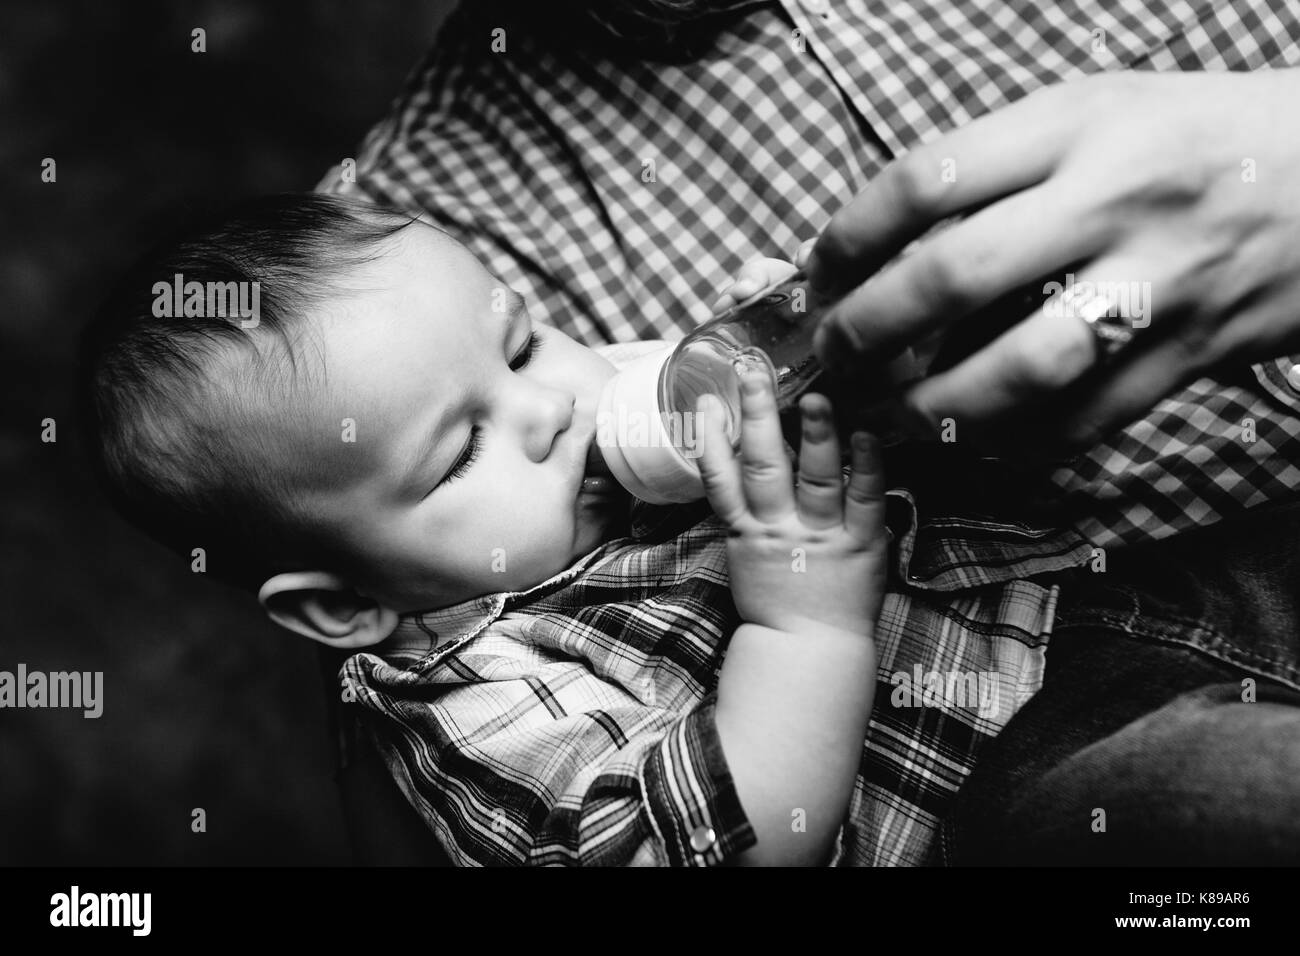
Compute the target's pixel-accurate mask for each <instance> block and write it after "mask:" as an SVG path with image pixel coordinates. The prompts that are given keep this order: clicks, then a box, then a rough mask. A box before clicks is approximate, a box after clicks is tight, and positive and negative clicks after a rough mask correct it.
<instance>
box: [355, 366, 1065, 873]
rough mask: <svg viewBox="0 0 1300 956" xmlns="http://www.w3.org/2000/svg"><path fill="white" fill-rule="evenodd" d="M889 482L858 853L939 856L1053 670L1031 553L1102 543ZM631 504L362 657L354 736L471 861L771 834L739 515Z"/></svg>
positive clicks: (623, 855) (646, 860)
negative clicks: (528, 578)
mask: <svg viewBox="0 0 1300 956" xmlns="http://www.w3.org/2000/svg"><path fill="white" fill-rule="evenodd" d="M620 348H626V347H620V346H615V347H614V350H617V349H620ZM611 351H613V350H611ZM607 354H610V352H607ZM610 357H611V358H617V357H618V356H617V355H613V354H611V355H610ZM846 477H847V471H846ZM889 494H890V507H889V525H890V528H891V530H892V531H893V533H894V536H895V546H894V547H893V548H892V549H891V575H892V578H893V580H892V583H891V586H890V589H889V591H888V593H887V594H886V596H885V602H884V608H883V611H882V613H881V615H880V619H879V621H878V622H877V625H876V631H875V642H876V650H877V654H878V669H877V674H878V676H877V686H876V706H875V708H874V709H873V712H872V717H871V724H870V728H869V730H868V734H867V738H866V742H865V746H864V750H863V759H862V763H861V766H860V769H859V773H858V779H857V783H856V786H855V787H854V791H853V796H852V798H851V800H850V804H849V807H848V811H847V813H846V815H845V819H844V821H843V825H842V827H841V830H840V833H839V838H838V843H837V847H836V852H835V855H834V858H833V862H835V863H837V864H841V865H870V864H921V863H924V862H927V861H929V859H930V856H931V854H932V853H933V851H934V846H935V844H934V839H933V838H934V836H935V833H936V830H937V827H938V823H939V820H940V818H941V816H942V814H943V811H944V808H945V807H946V806H947V803H948V801H949V800H950V799H951V798H952V796H953V794H954V793H956V790H957V788H958V787H959V786H960V785H961V782H962V780H963V779H964V778H965V776H966V775H967V774H968V773H969V772H970V769H971V767H972V766H973V763H974V760H975V758H976V757H977V755H978V753H979V751H980V748H981V746H982V745H983V744H984V743H985V742H987V741H988V740H990V739H992V738H993V737H994V736H995V735H996V734H997V733H998V732H999V731H1000V730H1001V729H1002V727H1004V726H1005V725H1006V722H1007V721H1008V720H1009V719H1010V718H1011V715H1012V714H1014V713H1015V712H1016V711H1017V710H1018V709H1019V708H1020V706H1021V705H1022V704H1023V703H1024V702H1025V701H1026V700H1028V699H1029V697H1031V696H1032V695H1033V694H1034V693H1035V692H1036V691H1037V690H1038V688H1039V686H1040V685H1041V680H1042V670H1043V652H1044V647H1045V645H1046V641H1047V637H1048V633H1049V630H1050V627H1051V620H1052V615H1053V611H1054V609H1055V604H1056V596H1057V588H1056V587H1055V586H1053V585H1051V584H1050V583H1048V582H1047V581H1045V580H1043V579H1041V578H1040V579H1039V580H1038V581H1026V580H1021V579H1020V578H1021V575H1022V573H1023V572H1024V570H1025V567H1026V564H1025V562H1030V563H1033V564H1035V565H1036V566H1037V567H1038V568H1039V570H1044V569H1046V570H1051V569H1056V570H1060V569H1064V568H1067V567H1070V566H1073V565H1075V564H1077V563H1078V561H1079V560H1080V557H1081V555H1082V556H1086V555H1087V553H1088V550H1089V545H1088V544H1087V543H1086V542H1085V541H1083V539H1081V538H1080V537H1079V536H1078V535H1077V534H1074V533H1073V532H1069V531H1065V532H1058V533H1054V534H1046V535H1044V534H1042V533H1040V532H1037V531H1035V530H1033V529H1030V528H1025V527H1017V526H1012V525H1008V524H1005V523H1002V524H995V523H989V522H981V521H966V520H952V519H949V520H946V521H945V522H943V525H942V528H941V533H940V534H935V530H936V529H932V528H930V529H927V528H926V527H924V526H922V525H920V523H919V521H918V513H917V510H916V507H915V502H914V501H913V500H912V498H911V497H910V495H909V494H908V493H907V492H905V491H902V490H894V491H891V492H890V493H889ZM630 517H631V522H630V525H631V526H630V531H629V534H628V535H627V536H626V537H623V538H619V539H616V540H614V541H610V542H607V543H606V544H604V545H602V546H601V547H599V548H597V549H596V550H594V551H592V552H591V553H589V554H587V555H586V556H584V557H583V558H581V559H579V560H578V561H577V562H575V563H574V564H573V565H571V566H570V567H569V568H567V569H565V570H564V571H562V572H560V573H559V574H557V575H555V576H554V577H552V578H550V579H549V580H547V581H544V582H542V583H541V584H538V585H537V586H535V587H533V588H530V589H529V590H527V591H522V592H500V593H495V594H488V595H484V596H482V597H479V598H474V599H471V600H469V601H465V602H463V603H461V604H458V605H455V606H453V607H450V608H444V609H441V610H437V611H431V612H426V613H424V614H415V615H409V616H407V617H405V618H404V619H403V620H402V622H401V624H400V625H399V627H398V630H397V632H396V633H395V634H394V635H393V636H392V637H390V638H389V639H388V640H387V641H386V642H385V643H384V644H383V645H381V646H380V647H378V648H376V651H375V653H359V654H355V655H353V656H352V657H350V658H348V660H347V661H346V662H345V664H344V666H343V668H342V671H341V674H340V676H341V679H342V681H343V686H344V687H345V688H346V693H345V695H344V696H345V697H346V698H348V699H354V700H355V701H356V703H357V705H358V706H359V707H360V708H361V710H362V712H363V713H364V714H365V715H366V716H367V717H368V718H369V719H366V720H364V721H363V726H362V727H354V728H353V732H358V731H360V732H363V733H365V734H366V735H367V736H368V737H369V739H370V741H371V742H372V744H373V745H374V746H376V747H377V748H378V750H379V752H380V753H381V754H382V756H383V757H384V761H385V763H386V764H387V766H388V767H389V769H390V771H391V772H392V773H393V776H394V778H395V779H396V781H397V783H398V786H399V787H400V788H401V789H402V791H403V792H404V793H405V795H406V797H407V799H408V800H409V801H410V802H411V804H412V806H414V807H415V808H416V809H417V810H418V811H419V813H420V815H421V816H422V817H423V818H424V820H425V822H426V823H427V824H428V826H429V827H430V828H431V829H432V830H433V832H434V833H435V834H436V835H437V837H438V839H439V841H440V843H441V845H442V846H443V848H444V850H445V851H446V852H447V853H448V855H449V856H450V857H451V859H452V860H453V861H454V862H456V863H459V864H462V865H494V864H495V865H505V864H530V865H546V864H552V865H555V864H576V865H584V866H592V865H618V864H630V865H636V864H649V865H712V864H717V863H721V862H724V861H726V860H728V859H729V858H731V857H732V856H734V855H735V854H736V853H738V852H740V851H742V850H744V849H746V848H747V847H749V846H751V845H752V844H753V842H754V834H753V831H752V830H751V828H750V826H749V822H748V819H747V817H746V816H745V813H744V810H743V808H742V807H741V805H740V802H739V799H738V797H737V795H736V791H735V788H734V787H733V785H732V782H731V775H730V773H729V771H728V769H727V762H726V759H725V757H724V755H723V752H722V747H721V745H720V743H719V741H718V736H717V729H716V726H715V724H714V719H713V714H714V703H715V697H714V690H715V688H716V684H717V676H718V671H719V669H720V667H721V665H722V659H723V656H724V655H725V653H726V649H727V643H728V641H729V640H730V638H731V635H732V634H733V633H734V631H735V629H736V628H737V627H738V626H739V624H740V623H741V621H740V618H739V617H738V615H737V613H736V609H735V605H734V603H733V602H732V599H731V592H730V589H729V583H728V582H729V578H728V574H727V555H726V542H727V533H726V527H725V525H723V524H722V522H721V521H720V520H719V519H718V518H717V517H716V516H714V515H713V513H712V512H711V510H710V509H709V507H708V504H707V502H697V503H695V504H694V505H677V506H664V507H656V506H652V505H648V504H646V503H644V502H640V501H636V500H635V499H634V500H633V505H632V510H631V513H630ZM990 536H993V537H994V538H995V539H996V540H998V541H1000V542H1002V545H1001V547H1002V549H1003V550H1002V552H1001V554H1000V555H997V554H991V553H990V552H989V550H988V546H987V540H988V538H989V537H990ZM1010 542H1014V543H1015V545H1016V547H1014V548H1008V547H1006V544H1007V543H1010ZM1013 551H1014V552H1015V553H1016V554H1017V557H1016V558H1015V559H1014V560H1007V558H1008V556H1009V555H1010V554H1011V553H1012V552H1013ZM792 639H796V640H797V635H796V636H795V637H793V638H792ZM794 812H795V810H794V809H793V808H792V814H793V813H794ZM793 819H794V818H793V816H792V820H793Z"/></svg>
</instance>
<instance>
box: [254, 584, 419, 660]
mask: <svg viewBox="0 0 1300 956" xmlns="http://www.w3.org/2000/svg"><path fill="white" fill-rule="evenodd" d="M257 600H258V603H260V604H261V605H262V607H263V608H264V609H265V611H266V613H267V616H268V617H270V619H271V620H273V621H275V623H276V624H279V625H280V626H281V627H283V628H287V629H288V630H290V631H293V632H294V633H295V634H301V635H303V636H304V637H310V638H311V639H312V640H313V641H320V642H321V643H322V644H326V645H328V646H329V647H337V648H342V649H345V650H349V649H353V648H358V647H370V646H371V645H373V644H378V643H379V642H380V641H382V640H384V638H386V637H388V635H389V634H392V633H393V629H394V628H396V627H397V622H398V617H399V616H398V614H397V612H396V611H394V610H392V609H391V608H387V607H384V606H383V605H382V604H379V603H378V602H377V601H375V600H373V599H372V598H368V597H365V596H364V595H362V594H360V593H359V592H358V591H357V590H356V588H354V587H352V586H351V585H349V584H348V583H347V582H346V581H344V580H343V579H342V578H340V577H338V576H337V575H333V574H329V573H327V572H325V571H292V572H289V573H287V574H277V575H275V577H272V578H269V579H268V580H267V581H266V583H265V584H263V585H262V587H261V589H260V590H259V591H258V592H257Z"/></svg>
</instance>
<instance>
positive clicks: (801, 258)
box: [794, 236, 817, 269]
mask: <svg viewBox="0 0 1300 956" xmlns="http://www.w3.org/2000/svg"><path fill="white" fill-rule="evenodd" d="M816 244H817V237H816V236H813V237H812V238H811V239H805V240H804V241H803V242H801V243H800V244H799V248H798V250H796V252H795V254H794V264H795V265H796V266H799V268H801V269H802V268H803V267H804V265H805V264H806V263H807V262H808V255H809V253H811V252H812V250H813V246H814V245H816Z"/></svg>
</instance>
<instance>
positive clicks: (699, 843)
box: [691, 826, 718, 853]
mask: <svg viewBox="0 0 1300 956" xmlns="http://www.w3.org/2000/svg"><path fill="white" fill-rule="evenodd" d="M717 842H718V835H717V834H716V833H714V832H713V827H703V826H700V827H696V828H695V829H694V830H692V831H691V849H692V850H694V851H695V852H696V853H703V852H704V851H705V850H708V849H710V848H711V847H712V846H713V844H715V843H717Z"/></svg>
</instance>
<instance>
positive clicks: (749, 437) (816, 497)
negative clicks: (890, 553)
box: [697, 372, 886, 635]
mask: <svg viewBox="0 0 1300 956" xmlns="http://www.w3.org/2000/svg"><path fill="white" fill-rule="evenodd" d="M741 381H742V385H741V402H740V404H741V426H740V430H741V439H740V455H739V456H738V457H737V456H736V455H734V454H733V452H732V450H731V445H730V443H729V442H728V441H727V438H726V435H725V433H724V432H723V429H722V423H721V418H720V415H721V408H719V407H718V404H717V400H716V399H715V398H714V397H713V396H710V395H705V396H703V397H702V398H701V399H700V402H699V405H698V407H697V416H698V419H699V422H698V428H697V434H698V437H699V438H700V440H701V441H702V443H703V444H702V446H701V457H700V473H701V475H702V476H703V478H704V488H705V492H706V493H707V495H708V497H709V503H710V504H711V505H712V506H713V510H714V512H716V513H717V515H718V517H719V518H721V519H722V520H723V521H724V522H726V523H727V525H729V526H730V529H731V537H730V538H729V540H728V542H727V561H728V566H729V568H730V574H731V594H732V598H733V599H734V601H735V603H736V609H737V611H739V612H740V616H741V618H742V619H743V620H745V621H748V622H751V623H754V624H760V625H763V626H765V627H772V628H777V629H779V630H783V631H788V632H791V633H795V634H798V633H799V632H800V630H801V629H806V628H809V627H816V626H818V625H830V626H833V627H837V628H841V629H843V630H847V631H853V632H855V633H862V634H868V635H869V634H871V633H872V628H873V626H874V624H875V619H876V615H877V614H878V613H879V612H880V605H881V601H882V599H883V596H884V591H885V577H886V563H885V562H886V539H885V527H884V513H885V483H884V475H883V472H882V471H881V467H880V455H879V445H878V443H877V442H876V440H875V438H874V437H873V436H871V435H868V434H867V433H866V432H858V433H856V434H855V435H854V436H853V470H852V475H851V478H850V480H849V483H848V487H847V489H846V488H845V485H844V483H843V481H842V479H841V472H840V451H839V441H838V440H837V439H836V437H835V428H834V423H833V420H832V417H831V407H830V402H829V401H827V400H826V398H824V397H823V396H821V395H815V394H812V393H809V394H806V395H804V396H803V398H802V399H801V400H800V403H799V407H800V410H801V412H802V413H803V439H802V447H801V450H800V455H799V486H798V488H797V489H795V488H794V487H793V476H792V474H791V470H790V462H789V460H788V459H787V457H786V455H785V453H784V451H783V448H782V439H781V429H780V425H779V421H778V418H777V410H776V399H775V396H774V395H773V394H772V389H771V384H770V382H769V381H768V377H767V376H766V375H763V374H761V373H759V374H755V373H753V372H748V373H745V374H742V376H741Z"/></svg>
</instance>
